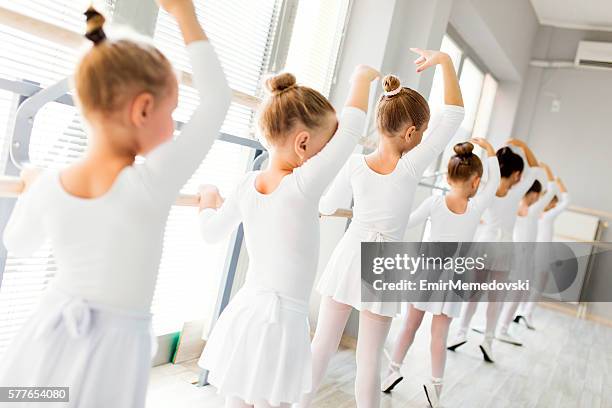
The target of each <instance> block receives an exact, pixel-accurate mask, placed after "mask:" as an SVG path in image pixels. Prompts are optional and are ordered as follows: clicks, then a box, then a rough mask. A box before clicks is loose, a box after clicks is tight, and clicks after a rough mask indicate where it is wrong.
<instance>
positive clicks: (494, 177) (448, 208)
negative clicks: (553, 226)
mask: <svg viewBox="0 0 612 408" xmlns="http://www.w3.org/2000/svg"><path fill="white" fill-rule="evenodd" d="M471 141H472V142H473V143H474V144H477V145H479V146H480V147H482V148H483V149H485V150H486V152H487V154H488V160H487V167H488V177H489V178H488V180H487V183H486V184H485V186H484V187H483V188H482V189H481V190H480V191H478V186H479V185H480V179H481V177H482V173H483V166H482V162H481V160H480V158H478V156H476V155H475V154H474V153H472V150H473V148H474V145H473V144H472V143H469V142H465V143H459V144H457V145H455V147H454V150H455V153H456V154H455V155H454V156H453V157H451V159H450V160H449V162H448V175H447V178H448V184H449V185H450V191H449V192H448V193H447V194H446V195H445V196H442V195H432V196H430V197H428V198H427V199H426V200H425V201H423V203H422V204H421V205H420V206H419V207H418V208H417V209H416V210H415V211H414V212H412V214H411V215H410V221H409V222H408V227H407V228H412V227H414V226H416V225H420V224H421V223H423V221H425V220H426V219H427V218H430V219H431V235H430V238H429V240H430V241H431V242H458V243H461V242H471V241H472V240H473V238H474V234H475V233H476V228H477V227H478V224H479V222H480V216H481V215H482V213H483V212H484V211H485V209H486V208H487V207H488V206H489V204H490V203H491V201H492V200H493V197H494V196H495V192H496V191H497V187H498V186H499V180H500V173H499V164H498V161H497V156H496V155H495V150H494V149H493V147H492V146H491V145H490V144H489V142H487V141H486V140H485V139H471ZM477 191H478V194H476V192H477ZM451 292H452V291H451ZM453 298H454V296H450V295H449V296H445V297H444V299H440V300H439V301H420V302H413V303H412V304H410V305H409V309H408V315H407V318H405V319H403V321H402V329H401V330H400V332H399V334H398V336H397V339H396V341H395V347H394V348H393V353H392V354H391V361H390V364H389V371H388V373H387V377H386V378H385V380H384V381H383V384H382V387H381V389H382V391H383V392H390V391H391V390H392V389H393V388H394V387H395V386H396V385H397V384H398V383H399V382H400V381H401V380H402V379H403V377H402V375H401V373H400V367H401V365H402V362H403V361H404V358H405V356H406V353H407V352H408V349H409V348H410V346H411V345H412V342H413V341H414V337H415V335H416V332H417V331H418V329H419V327H420V325H421V322H422V320H423V316H424V314H425V312H429V313H431V314H433V317H432V323H431V375H432V381H431V383H430V384H425V385H424V386H423V388H424V390H425V395H426V397H427V400H428V401H429V404H430V406H432V407H434V408H435V407H437V406H438V405H439V400H440V394H441V391H442V379H443V377H444V367H445V364H446V339H447V336H448V328H449V326H450V323H451V321H452V319H453V318H457V317H459V316H460V314H461V302H459V299H458V298H456V299H454V300H453ZM445 299H446V300H447V301H445Z"/></svg>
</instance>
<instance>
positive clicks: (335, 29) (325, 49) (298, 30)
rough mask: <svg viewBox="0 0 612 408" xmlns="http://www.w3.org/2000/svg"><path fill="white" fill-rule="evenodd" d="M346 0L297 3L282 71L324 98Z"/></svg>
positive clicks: (333, 62) (314, 0) (340, 41)
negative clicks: (315, 90) (291, 74)
mask: <svg viewBox="0 0 612 408" xmlns="http://www.w3.org/2000/svg"><path fill="white" fill-rule="evenodd" d="M349 4H350V1H349V0H308V1H300V2H299V5H298V9H297V14H296V18H295V23H294V27H293V33H292V36H291V43H290V45H289V52H288V54H287V62H286V65H285V70H286V71H287V72H291V73H293V74H295V75H296V77H297V79H298V82H299V83H301V84H303V85H308V86H310V87H312V88H314V89H317V90H318V91H319V92H321V93H322V94H323V95H326V96H328V95H329V92H330V90H331V86H332V85H333V82H334V75H335V72H336V69H335V68H336V65H337V60H338V55H339V50H340V45H341V43H342V37H343V34H344V27H345V23H346V20H347V17H348V8H349Z"/></svg>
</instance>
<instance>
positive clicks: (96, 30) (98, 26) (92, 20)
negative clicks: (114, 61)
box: [83, 6, 106, 45]
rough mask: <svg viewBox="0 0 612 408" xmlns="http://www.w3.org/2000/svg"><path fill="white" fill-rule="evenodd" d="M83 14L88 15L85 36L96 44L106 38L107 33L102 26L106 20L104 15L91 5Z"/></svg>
mask: <svg viewBox="0 0 612 408" xmlns="http://www.w3.org/2000/svg"><path fill="white" fill-rule="evenodd" d="M83 14H85V17H87V29H86V32H85V38H87V39H88V40H90V41H91V42H93V43H94V44H95V45H97V44H99V43H100V42H102V41H104V40H106V34H105V33H104V29H103V28H102V27H103V26H104V22H105V21H106V19H105V18H104V16H103V15H102V14H100V13H99V12H98V10H96V9H95V8H93V7H91V6H90V7H89V8H88V9H87V10H86V11H85V13H83Z"/></svg>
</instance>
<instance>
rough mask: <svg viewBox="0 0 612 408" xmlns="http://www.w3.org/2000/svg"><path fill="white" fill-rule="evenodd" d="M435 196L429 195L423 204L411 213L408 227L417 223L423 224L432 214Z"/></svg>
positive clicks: (412, 226)
mask: <svg viewBox="0 0 612 408" xmlns="http://www.w3.org/2000/svg"><path fill="white" fill-rule="evenodd" d="M433 201H434V196H429V197H427V198H426V199H425V200H423V202H422V203H421V205H419V206H418V207H417V209H416V210H414V211H413V212H412V213H410V219H409V220H408V225H407V226H406V228H407V229H410V228H414V227H416V226H417V225H420V224H422V223H423V222H424V221H425V220H426V219H427V218H428V217H429V215H430V214H431V205H432V204H433Z"/></svg>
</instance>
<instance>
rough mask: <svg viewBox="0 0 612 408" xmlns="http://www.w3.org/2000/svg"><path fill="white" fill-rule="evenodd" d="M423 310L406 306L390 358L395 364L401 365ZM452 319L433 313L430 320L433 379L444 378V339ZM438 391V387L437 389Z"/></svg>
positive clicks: (419, 322)
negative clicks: (405, 313) (406, 311)
mask: <svg viewBox="0 0 612 408" xmlns="http://www.w3.org/2000/svg"><path fill="white" fill-rule="evenodd" d="M424 315H425V312H424V311H422V310H419V309H416V308H414V307H413V306H412V305H410V306H409V307H408V315H407V316H406V318H405V319H403V321H402V328H401V330H400V332H399V334H398V336H397V339H396V341H395V347H394V348H393V354H392V355H391V360H392V362H393V363H395V364H397V365H401V364H402V362H403V361H404V358H405V357H406V353H407V352H408V349H409V348H410V346H412V343H413V342H414V336H415V335H416V332H417V331H418V330H419V327H420V326H421V322H422V321H423V316H424ZM452 320H453V319H452V318H451V317H448V316H446V315H444V314H439V315H434V316H433V317H432V320H431V344H430V352H431V377H432V378H435V379H441V378H444V367H445V366H446V340H447V338H448V329H449V327H450V324H451V321H452ZM438 391H440V389H438Z"/></svg>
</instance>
